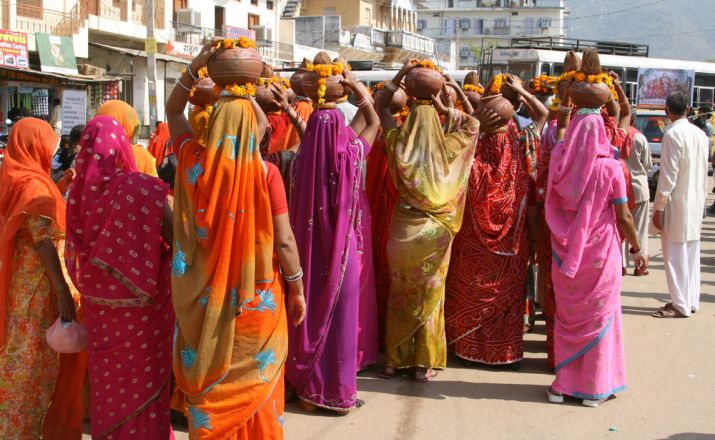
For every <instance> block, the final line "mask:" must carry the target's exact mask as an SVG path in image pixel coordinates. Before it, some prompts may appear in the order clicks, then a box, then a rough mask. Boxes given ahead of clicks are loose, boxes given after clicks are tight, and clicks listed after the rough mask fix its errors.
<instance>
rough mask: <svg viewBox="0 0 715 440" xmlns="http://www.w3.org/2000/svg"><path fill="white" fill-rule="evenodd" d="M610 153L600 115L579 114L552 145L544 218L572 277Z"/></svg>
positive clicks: (563, 266) (593, 216)
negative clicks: (554, 144) (600, 178)
mask: <svg viewBox="0 0 715 440" xmlns="http://www.w3.org/2000/svg"><path fill="white" fill-rule="evenodd" d="M612 157H613V147H612V146H611V142H610V141H609V140H608V135H607V133H606V129H605V126H604V122H603V118H601V115H599V114H579V115H577V116H576V117H575V118H574V119H573V120H572V121H571V123H570V124H569V126H568V129H567V130H566V134H565V135H564V140H563V141H562V142H559V143H558V144H556V146H555V147H554V150H553V151H552V153H551V162H550V164H549V183H548V189H547V191H546V221H547V223H548V224H549V227H550V228H551V233H552V244H553V246H554V252H555V253H556V255H557V256H558V257H559V258H560V259H561V265H560V267H559V270H561V272H563V273H564V274H565V275H567V276H569V277H574V276H575V275H576V272H577V271H578V268H579V266H580V265H581V257H582V256H583V250H584V247H585V246H586V242H587V240H588V238H589V236H590V235H591V229H592V228H593V226H594V224H595V222H596V217H597V216H598V215H600V213H598V212H594V211H593V206H594V202H595V201H596V200H597V198H599V197H608V194H598V193H597V191H596V189H597V188H596V184H597V182H598V176H599V175H600V174H601V172H602V170H603V164H604V163H605V162H604V161H603V160H602V159H604V158H612Z"/></svg>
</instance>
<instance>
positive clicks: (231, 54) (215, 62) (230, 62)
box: [208, 48, 263, 87]
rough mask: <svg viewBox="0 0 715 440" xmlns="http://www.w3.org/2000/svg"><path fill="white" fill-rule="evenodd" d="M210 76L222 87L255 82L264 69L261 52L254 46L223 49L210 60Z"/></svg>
mask: <svg viewBox="0 0 715 440" xmlns="http://www.w3.org/2000/svg"><path fill="white" fill-rule="evenodd" d="M208 69H209V76H211V78H212V79H213V80H214V82H215V83H216V84H218V85H219V86H221V87H225V86H230V85H233V84H240V85H243V84H247V83H254V82H256V80H258V77H259V76H260V74H261V70H263V61H261V54H260V53H258V51H257V50H256V49H254V48H245V49H244V48H234V49H228V50H221V51H218V52H216V54H215V55H214V56H213V57H211V59H210V60H209V62H208Z"/></svg>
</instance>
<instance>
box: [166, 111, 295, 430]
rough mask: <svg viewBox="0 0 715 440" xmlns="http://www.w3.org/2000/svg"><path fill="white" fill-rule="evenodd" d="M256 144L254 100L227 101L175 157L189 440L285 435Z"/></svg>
mask: <svg viewBox="0 0 715 440" xmlns="http://www.w3.org/2000/svg"><path fill="white" fill-rule="evenodd" d="M257 137H258V133H257V123H256V116H255V113H254V111H253V109H252V107H251V104H250V102H249V101H248V100H245V99H239V98H222V99H221V100H220V101H219V102H218V103H217V104H216V106H215V108H214V110H213V112H212V114H211V118H210V120H209V127H208V132H207V138H206V139H205V146H202V144H200V143H199V142H197V141H193V140H192V141H189V142H186V143H184V145H183V146H182V147H181V149H180V151H179V154H178V167H177V179H176V188H175V198H174V210H175V212H174V236H175V243H174V259H173V268H172V286H173V296H174V307H175V309H176V315H177V321H178V322H177V330H176V335H175V348H174V374H175V376H176V386H177V388H178V393H179V395H180V400H183V405H184V406H185V409H186V411H187V415H188V417H189V428H190V435H191V437H192V438H201V439H235V438H240V439H243V438H265V439H282V438H283V430H282V423H283V395H282V392H283V378H282V370H283V365H284V362H285V359H286V352H287V335H286V317H285V307H284V301H283V292H282V288H281V282H280V277H279V274H278V266H277V262H276V260H275V259H274V253H273V220H272V213H271V205H270V199H269V194H268V185H267V183H266V168H265V164H264V163H263V161H262V159H261V156H260V151H259V142H258V138H257ZM266 415H267V416H266Z"/></svg>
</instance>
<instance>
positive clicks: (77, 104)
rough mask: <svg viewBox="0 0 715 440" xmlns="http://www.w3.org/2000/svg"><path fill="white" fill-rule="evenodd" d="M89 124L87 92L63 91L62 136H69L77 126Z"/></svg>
mask: <svg viewBox="0 0 715 440" xmlns="http://www.w3.org/2000/svg"><path fill="white" fill-rule="evenodd" d="M86 123H87V91H86V90H72V89H65V90H64V91H62V134H69V133H70V130H72V127H74V126H75V125H85V124H86Z"/></svg>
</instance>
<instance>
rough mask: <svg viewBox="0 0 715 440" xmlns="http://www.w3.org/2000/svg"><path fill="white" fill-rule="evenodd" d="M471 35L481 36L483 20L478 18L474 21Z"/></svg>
mask: <svg viewBox="0 0 715 440" xmlns="http://www.w3.org/2000/svg"><path fill="white" fill-rule="evenodd" d="M472 33H473V34H474V35H482V34H483V33H484V20H482V19H481V18H478V19H476V20H474V26H472Z"/></svg>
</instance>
